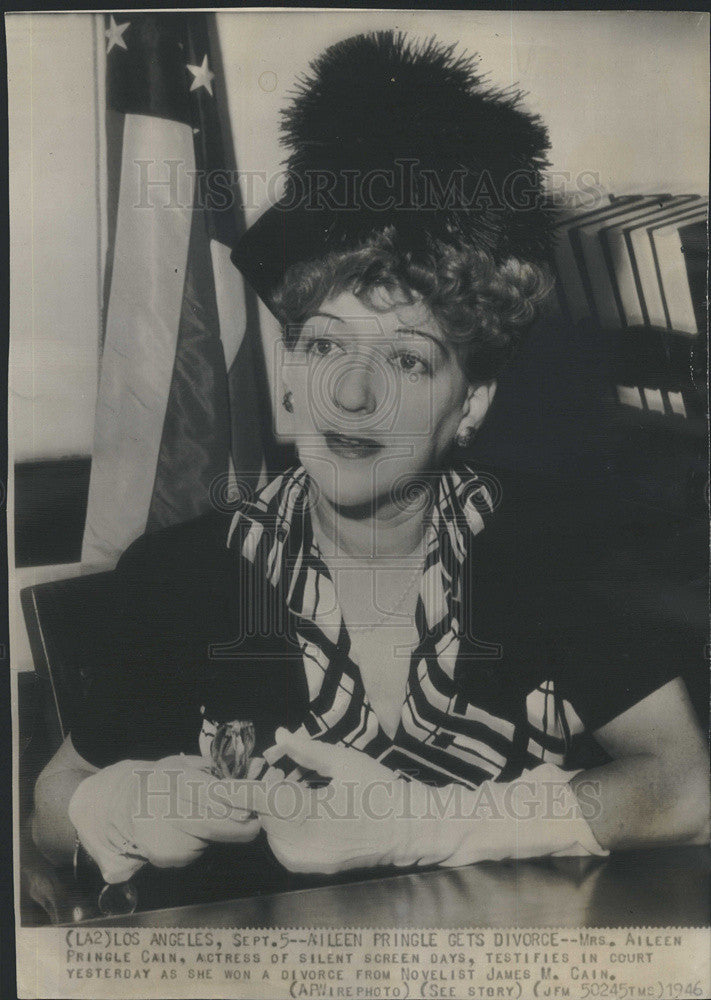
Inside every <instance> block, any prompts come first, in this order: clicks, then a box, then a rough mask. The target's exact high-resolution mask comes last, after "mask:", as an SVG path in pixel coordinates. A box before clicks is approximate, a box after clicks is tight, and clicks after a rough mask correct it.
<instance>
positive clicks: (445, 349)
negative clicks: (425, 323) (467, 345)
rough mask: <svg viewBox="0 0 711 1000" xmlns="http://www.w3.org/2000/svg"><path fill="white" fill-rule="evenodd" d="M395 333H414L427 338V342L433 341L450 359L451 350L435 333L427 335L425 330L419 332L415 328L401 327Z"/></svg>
mask: <svg viewBox="0 0 711 1000" xmlns="http://www.w3.org/2000/svg"><path fill="white" fill-rule="evenodd" d="M395 333H414V334H415V335H416V336H417V337H425V338H426V339H427V340H431V341H432V343H433V344H436V345H437V347H439V349H440V351H442V353H443V354H444V355H445V357H449V348H448V347H447V345H446V344H445V343H443V342H442V341H441V340H440V339H439V337H435V335H434V334H433V333H426V332H425V331H424V330H418V329H416V328H415V327H414V326H399V327H398V328H397V330H395Z"/></svg>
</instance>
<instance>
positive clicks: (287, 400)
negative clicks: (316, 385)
mask: <svg viewBox="0 0 711 1000" xmlns="http://www.w3.org/2000/svg"><path fill="white" fill-rule="evenodd" d="M293 396H294V394H293V393H292V392H291V390H289V391H288V392H285V393H284V395H283V397H282V400H281V405H282V406H283V407H284V409H285V410H286V412H287V413H293V412H294V403H293V402H292V400H293Z"/></svg>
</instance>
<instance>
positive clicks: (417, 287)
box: [272, 232, 553, 384]
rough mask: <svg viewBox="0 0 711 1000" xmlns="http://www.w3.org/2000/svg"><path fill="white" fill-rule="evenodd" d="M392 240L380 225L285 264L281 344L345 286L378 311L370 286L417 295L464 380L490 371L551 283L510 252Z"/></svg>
mask: <svg viewBox="0 0 711 1000" xmlns="http://www.w3.org/2000/svg"><path fill="white" fill-rule="evenodd" d="M396 243H397V241H396V238H395V237H394V235H393V234H389V233H387V232H386V233H385V234H378V235H376V236H373V237H372V238H371V239H370V241H369V242H368V243H366V244H365V245H363V246H361V247H359V248H358V249H355V250H350V251H343V252H332V253H329V254H327V255H326V256H324V257H323V258H320V259H317V260H311V261H306V262H299V263H297V264H293V265H292V266H291V267H290V268H288V270H287V271H286V274H285V276H284V280H283V282H282V284H281V286H280V287H279V289H278V290H277V291H276V293H275V295H274V299H273V303H272V306H273V308H274V310H275V312H276V314H277V316H278V317H279V319H280V320H281V322H282V323H283V324H284V326H285V328H286V341H287V345H288V346H292V347H293V346H294V344H295V343H296V340H297V339H298V336H299V333H300V328H301V326H302V325H303V323H304V322H305V321H306V320H307V319H308V317H309V316H312V315H313V314H314V312H316V311H317V310H318V309H319V308H320V306H321V304H322V303H323V302H324V301H325V299H327V298H330V297H331V296H334V295H338V294H340V293H341V292H344V291H349V292H352V293H353V294H354V295H355V296H356V297H357V298H358V299H360V301H361V302H364V303H365V304H366V305H368V306H369V307H370V308H372V309H373V310H374V311H381V312H382V311H384V309H386V308H391V306H386V307H383V306H382V304H381V305H378V304H376V301H375V293H376V291H377V290H380V289H384V290H385V291H387V292H388V293H389V295H390V297H391V298H392V297H393V296H399V297H400V301H402V302H403V303H408V304H409V303H413V302H416V301H421V302H423V304H424V305H425V306H426V307H427V308H428V309H429V311H430V313H431V315H432V316H433V318H434V319H435V320H436V322H437V323H438V324H439V326H440V328H441V329H442V332H443V333H444V335H445V337H446V338H447V340H448V341H449V342H450V343H451V344H453V345H454V347H455V349H456V353H457V356H458V358H459V362H460V364H461V366H462V369H463V371H464V373H465V374H466V376H467V377H468V379H469V380H470V381H471V382H472V383H474V384H476V383H481V382H486V381H489V380H490V379H492V378H494V377H495V376H496V375H497V374H498V373H499V372H500V371H501V369H502V368H503V367H504V366H505V364H506V363H507V361H508V360H509V359H510V357H511V355H512V353H513V351H514V350H515V348H516V346H517V345H518V343H519V342H520V340H521V339H522V336H523V334H524V333H525V331H526V330H527V329H528V328H529V327H530V325H531V324H532V323H533V321H534V319H535V318H536V315H537V314H538V308H539V304H540V303H541V302H542V301H543V299H544V298H545V297H546V296H547V294H548V293H549V291H550V290H551V288H552V286H553V278H552V276H551V273H550V271H549V270H548V269H547V268H546V267H545V266H544V265H539V264H533V263H525V262H522V261H520V260H517V259H516V258H514V257H510V258H509V259H508V260H505V261H504V262H503V263H501V264H498V265H497V264H496V263H495V262H494V260H493V259H492V257H491V256H490V255H489V254H488V253H487V252H486V251H484V250H480V249H474V248H472V247H468V246H465V247H462V248H460V247H455V246H450V245H447V246H442V245H440V247H439V248H438V249H437V250H436V251H435V250H433V251H431V252H428V253H423V254H413V253H411V252H408V251H403V250H400V249H399V248H398V247H397V245H396Z"/></svg>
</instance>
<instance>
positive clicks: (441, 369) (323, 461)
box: [283, 292, 469, 507]
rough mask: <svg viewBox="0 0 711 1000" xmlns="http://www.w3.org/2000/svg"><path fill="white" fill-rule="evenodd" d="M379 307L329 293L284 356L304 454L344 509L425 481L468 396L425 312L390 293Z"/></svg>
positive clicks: (321, 487) (321, 485) (380, 296)
mask: <svg viewBox="0 0 711 1000" xmlns="http://www.w3.org/2000/svg"><path fill="white" fill-rule="evenodd" d="M381 302H382V308H383V311H379V310H380V306H381ZM375 304H376V305H377V306H378V311H374V310H373V309H371V308H369V307H368V306H367V305H364V304H363V303H362V302H360V300H359V299H357V298H356V297H355V295H353V294H351V293H350V292H343V293H341V294H339V295H337V296H335V297H333V298H331V299H327V300H326V301H324V303H323V304H322V306H321V308H320V309H319V310H318V312H317V313H316V314H315V315H313V316H311V317H310V318H309V319H308V320H307V322H306V323H305V324H304V327H303V329H302V331H301V334H300V336H299V340H298V342H297V344H296V346H295V348H294V350H293V351H287V352H286V353H285V358H284V369H283V380H284V387H285V389H287V390H289V391H291V393H292V406H293V414H292V415H291V417H290V421H291V424H292V427H293V437H294V439H295V442H296V446H297V449H298V452H299V459H300V461H301V462H302V463H303V465H304V466H305V468H306V470H307V472H308V473H309V475H310V476H311V479H312V481H313V482H314V483H315V485H316V488H317V490H318V491H320V493H321V494H323V495H325V497H326V498H327V499H328V500H330V502H331V503H333V504H335V505H338V506H342V507H355V506H358V505H363V504H366V505H369V504H370V503H371V501H372V500H376V502H379V503H380V502H383V501H385V502H387V501H388V500H389V498H391V497H392V496H394V495H395V496H397V495H398V494H401V493H405V491H406V486H407V484H408V483H412V481H413V480H417V479H418V478H419V479H426V478H427V474H428V473H429V472H430V471H431V470H434V469H437V467H438V462H439V460H440V459H441V457H442V456H443V454H444V452H445V451H446V450H447V448H448V447H449V445H450V444H451V442H452V440H453V438H454V436H455V434H456V432H457V428H458V426H459V423H460V421H461V419H462V413H463V407H464V406H465V402H466V400H467V398H468V389H469V386H468V383H467V379H466V377H465V375H464V372H463V371H462V368H461V367H460V364H459V361H458V359H457V357H456V355H455V352H454V350H453V349H452V347H451V346H450V344H449V343H448V342H447V340H446V339H445V336H444V334H443V333H442V331H441V329H440V328H439V327H438V325H437V323H436V322H435V320H434V319H433V317H432V316H431V314H430V313H429V311H428V310H427V308H426V307H425V306H424V305H423V304H422V303H419V302H418V303H414V304H407V305H403V304H399V303H397V301H396V300H393V298H392V297H391V296H389V295H388V293H387V292H379V293H377V297H376V298H375ZM405 495H407V494H406V493H405Z"/></svg>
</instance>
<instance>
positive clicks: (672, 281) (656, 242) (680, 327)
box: [649, 205, 706, 335]
mask: <svg viewBox="0 0 711 1000" xmlns="http://www.w3.org/2000/svg"><path fill="white" fill-rule="evenodd" d="M702 211H703V214H704V215H705V212H706V206H705V205H704V207H703V210H702ZM683 221H684V222H688V221H689V220H683ZM693 221H694V222H702V223H703V215H702V217H701V218H699V219H694V220H693ZM681 228H682V226H681V222H680V220H676V221H674V222H671V223H668V224H666V225H659V226H653V227H652V228H651V230H650V237H649V238H650V242H651V244H652V253H653V256H654V261H655V267H656V270H657V274H658V277H659V282H660V287H661V293H662V306H663V309H664V316H665V319H666V325H667V327H668V329H670V330H675V331H676V332H677V333H687V334H691V335H697V334H698V333H699V325H698V322H697V319H696V311H695V309H694V303H693V300H692V298H691V288H690V286H689V275H688V272H687V266H686V259H685V255H684V252H683V249H682V242H681V231H680V230H681Z"/></svg>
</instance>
